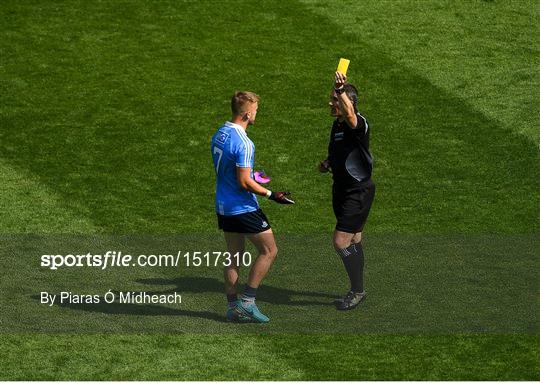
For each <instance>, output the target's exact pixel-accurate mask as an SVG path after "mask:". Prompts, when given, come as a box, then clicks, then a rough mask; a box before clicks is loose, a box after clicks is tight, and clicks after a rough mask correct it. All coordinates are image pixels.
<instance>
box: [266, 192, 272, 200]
mask: <svg viewBox="0 0 540 383" xmlns="http://www.w3.org/2000/svg"><path fill="white" fill-rule="evenodd" d="M271 195H272V192H271V191H270V190H266V197H267V198H270V196H271Z"/></svg>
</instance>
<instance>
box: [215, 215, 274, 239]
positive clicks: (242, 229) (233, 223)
mask: <svg viewBox="0 0 540 383" xmlns="http://www.w3.org/2000/svg"><path fill="white" fill-rule="evenodd" d="M217 218H218V227H219V228H220V230H223V231H226V232H228V233H244V234H256V233H262V232H263V231H266V230H268V229H270V222H268V218H266V215H265V214H264V213H263V211H262V210H261V209H259V210H256V211H252V212H251V213H244V214H237V215H221V214H218V215H217Z"/></svg>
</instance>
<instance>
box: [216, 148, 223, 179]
mask: <svg viewBox="0 0 540 383" xmlns="http://www.w3.org/2000/svg"><path fill="white" fill-rule="evenodd" d="M214 154H217V155H218V156H219V157H218V160H217V162H216V174H217V173H218V171H219V163H220V162H221V157H222V156H223V150H222V149H220V148H218V147H217V146H214Z"/></svg>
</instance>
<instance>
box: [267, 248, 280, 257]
mask: <svg viewBox="0 0 540 383" xmlns="http://www.w3.org/2000/svg"><path fill="white" fill-rule="evenodd" d="M277 253H278V249H277V246H274V247H273V248H271V249H270V250H269V251H268V256H269V257H270V258H272V259H276V257H277Z"/></svg>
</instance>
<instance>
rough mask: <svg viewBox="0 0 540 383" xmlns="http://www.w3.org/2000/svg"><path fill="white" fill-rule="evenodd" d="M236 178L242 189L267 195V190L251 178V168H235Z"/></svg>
mask: <svg viewBox="0 0 540 383" xmlns="http://www.w3.org/2000/svg"><path fill="white" fill-rule="evenodd" d="M236 178H237V180H238V184H239V185H240V187H241V188H242V189H246V190H247V191H250V192H252V193H255V194H257V195H260V196H267V195H268V192H269V191H270V190H268V189H267V188H265V187H263V186H261V185H259V184H258V183H257V182H255V180H254V179H253V178H251V168H241V167H237V168H236Z"/></svg>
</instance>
